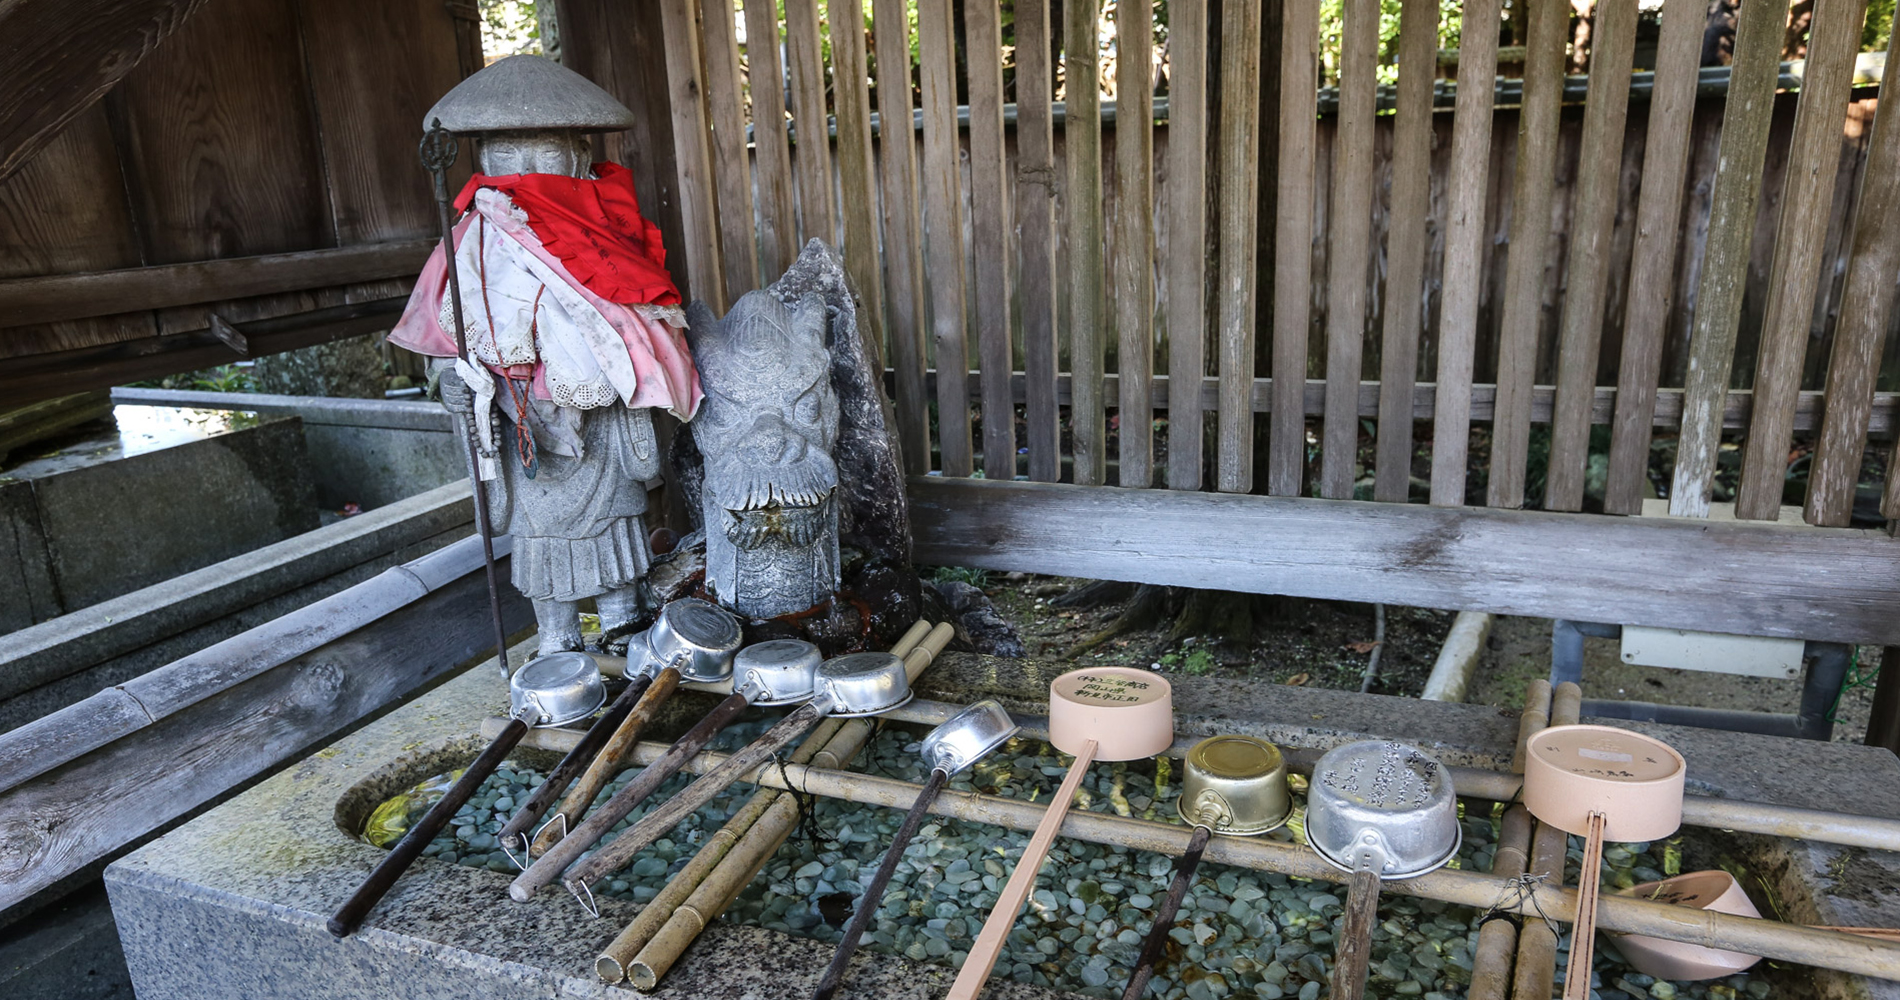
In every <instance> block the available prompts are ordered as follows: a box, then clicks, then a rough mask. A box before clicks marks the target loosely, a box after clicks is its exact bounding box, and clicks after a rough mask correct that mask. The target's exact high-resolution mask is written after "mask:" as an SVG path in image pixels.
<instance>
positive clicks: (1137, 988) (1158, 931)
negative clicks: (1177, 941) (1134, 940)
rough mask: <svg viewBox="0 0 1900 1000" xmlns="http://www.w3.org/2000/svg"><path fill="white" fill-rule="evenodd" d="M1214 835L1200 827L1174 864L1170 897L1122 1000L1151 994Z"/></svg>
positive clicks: (1137, 999) (1163, 903) (1143, 946)
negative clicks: (1170, 936)
mask: <svg viewBox="0 0 1900 1000" xmlns="http://www.w3.org/2000/svg"><path fill="white" fill-rule="evenodd" d="M1213 833H1214V831H1213V830H1211V829H1209V828H1208V827H1205V826H1200V825H1196V826H1195V827H1194V836H1192V837H1190V838H1188V845H1187V850H1186V851H1185V852H1183V853H1182V854H1181V857H1180V858H1178V859H1177V860H1176V861H1175V862H1174V881H1172V882H1170V883H1168V895H1167V897H1166V898H1165V899H1163V900H1162V901H1161V908H1160V909H1158V910H1156V911H1155V922H1154V926H1153V927H1151V928H1149V929H1148V940H1146V941H1143V942H1142V944H1141V957H1140V958H1138V959H1136V960H1135V974H1134V975H1132V976H1130V977H1129V978H1128V987H1127V988H1126V989H1124V990H1122V1000H1140V998H1141V995H1142V994H1143V993H1146V992H1147V991H1148V980H1150V979H1153V978H1154V975H1155V963H1156V962H1158V961H1160V960H1161V949H1162V948H1163V947H1165V946H1166V945H1167V943H1168V931H1169V930H1171V929H1173V927H1174V915H1175V914H1176V913H1179V912H1180V910H1181V901H1182V900H1184V899H1186V898H1187V894H1188V889H1189V887H1191V886H1192V885H1193V884H1194V871H1195V869H1197V868H1199V867H1201V854H1202V853H1203V852H1205V851H1206V850H1207V841H1208V838H1209V837H1211V836H1213Z"/></svg>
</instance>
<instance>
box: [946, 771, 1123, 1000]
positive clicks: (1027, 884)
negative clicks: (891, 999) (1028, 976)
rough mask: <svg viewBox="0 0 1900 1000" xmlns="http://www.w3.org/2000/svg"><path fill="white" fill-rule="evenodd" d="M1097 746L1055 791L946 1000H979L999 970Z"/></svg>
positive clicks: (971, 947)
mask: <svg viewBox="0 0 1900 1000" xmlns="http://www.w3.org/2000/svg"><path fill="white" fill-rule="evenodd" d="M1095 746H1096V744H1095V741H1094V740H1090V741H1088V742H1087V743H1084V744H1083V745H1082V752H1081V753H1079V754H1077V755H1076V757H1075V763H1073V764H1071V765H1069V773H1068V776H1067V777H1064V778H1063V779H1062V787H1060V788H1057V789H1056V794H1055V798H1052V799H1050V800H1049V808H1048V809H1047V810H1046V811H1044V812H1043V814H1042V822H1041V823H1038V824H1036V833H1035V835H1034V836H1032V837H1030V838H1029V846H1028V847H1026V848H1024V849H1023V857H1022V860H1021V861H1018V862H1016V870H1015V871H1013V872H1010V874H1009V882H1008V883H1007V884H1005V885H1004V886H1003V891H1002V893H1001V894H1000V895H998V896H997V897H996V905H995V906H993V907H991V908H990V915H989V918H988V919H986V920H984V921H983V931H982V933H980V934H978V935H977V936H976V941H975V943H973V944H971V945H970V954H969V957H967V958H965V959H964V960H963V968H961V969H959V970H957V981H956V982H955V983H952V984H951V986H950V993H949V994H948V995H947V996H946V997H945V998H944V1000H976V998H977V995H978V994H980V993H982V992H983V984H984V983H987V982H989V978H990V970H991V969H994V968H996V960H997V958H999V957H1001V955H1002V954H1003V941H1004V940H1005V939H1006V938H1008V937H1009V929H1010V927H1012V926H1014V925H1015V923H1016V913H1017V911H1018V910H1021V909H1022V908H1023V904H1024V903H1025V902H1028V900H1029V894H1030V893H1031V892H1033V891H1035V888H1036V873H1037V872H1038V871H1040V870H1041V869H1042V860H1043V858H1045V857H1047V856H1048V854H1049V847H1050V845H1052V844H1054V843H1055V840H1056V831H1057V830H1060V829H1062V819H1063V817H1065V816H1067V815H1068V814H1069V803H1070V802H1072V801H1074V799H1075V790H1076V789H1077V788H1080V787H1081V786H1082V778H1083V777H1084V776H1085V775H1087V774H1088V773H1089V764H1090V763H1092V762H1093V761H1094V760H1095Z"/></svg>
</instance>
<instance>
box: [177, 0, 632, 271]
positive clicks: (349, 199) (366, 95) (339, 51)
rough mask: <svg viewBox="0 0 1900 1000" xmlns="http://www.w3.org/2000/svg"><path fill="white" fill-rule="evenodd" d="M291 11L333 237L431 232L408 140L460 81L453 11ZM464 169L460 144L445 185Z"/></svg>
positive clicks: (321, 3)
mask: <svg viewBox="0 0 1900 1000" xmlns="http://www.w3.org/2000/svg"><path fill="white" fill-rule="evenodd" d="M214 2H216V0H214ZM297 10H298V24H299V25H300V26H301V27H302V30H303V37H304V55H305V58H307V59H308V61H309V77H310V93H311V97H312V98H313V99H314V101H315V104H316V114H317V123H318V125H319V126H320V127H321V136H320V142H321V144H322V149H323V164H324V170H325V179H326V182H327V183H328V185H329V190H330V213H331V225H332V228H333V229H334V231H335V234H336V240H337V242H339V243H341V244H345V245H347V244H351V243H367V242H374V241H377V240H399V239H416V238H422V237H430V236H434V235H436V229H437V227H438V226H439V225H440V223H438V222H437V221H436V208H435V197H434V193H433V190H432V188H431V187H430V181H429V174H428V172H427V171H425V170H423V169H422V163H421V162H420V160H419V159H418V158H417V155H416V144H417V143H418V142H419V141H420V140H421V139H422V131H423V126H424V123H423V121H422V116H423V115H425V114H427V113H428V110H429V108H431V107H432V106H434V104H435V102H436V101H438V100H440V99H441V97H442V95H443V94H446V93H448V92H449V90H450V89H451V88H453V87H454V86H455V85H456V84H457V83H459V82H461V79H462V66H461V56H460V54H459V50H458V44H457V41H456V35H455V24H456V22H455V19H454V18H453V17H452V16H450V14H449V11H448V8H447V7H445V6H444V5H443V4H442V3H440V2H439V0H297ZM577 43H578V40H577ZM289 58H291V59H292V60H293V61H295V60H296V59H297V56H296V55H295V53H294V52H293V53H292V54H291V55H290V56H289ZM265 134H275V133H274V131H272V132H267V133H265ZM277 152H278V153H279V154H280V155H282V154H283V152H284V151H283V150H281V149H280V150H278V151H277ZM473 167H474V157H473V156H472V155H471V152H470V151H469V150H467V149H464V154H463V156H462V157H461V162H458V163H457V164H456V165H455V169H454V171H453V172H452V174H451V177H450V182H451V184H454V185H459V184H461V183H462V181H463V180H464V179H466V178H467V177H468V174H469V172H470V170H472V169H473ZM450 190H451V191H453V190H454V188H453V187H451V189H450ZM641 207H642V208H643V209H646V210H647V211H649V212H651V211H652V208H651V206H650V205H648V204H644V203H643V204H642V206H641Z"/></svg>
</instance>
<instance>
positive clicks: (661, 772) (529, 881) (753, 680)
mask: <svg viewBox="0 0 1900 1000" xmlns="http://www.w3.org/2000/svg"><path fill="white" fill-rule="evenodd" d="M819 660H820V657H819V653H818V647H816V646H814V645H812V644H811V643H809V642H805V641H804V640H802V639H774V640H772V641H771V642H762V643H758V644H757V645H754V646H748V647H746V648H745V649H744V650H741V651H740V652H739V654H738V655H737V656H734V657H733V660H732V670H733V677H734V679H735V680H736V681H737V684H736V685H735V690H734V691H733V692H732V694H730V695H727V696H726V698H725V700H724V701H721V702H720V703H719V704H718V705H716V706H714V707H713V710H712V711H710V712H707V713H706V716H705V717H704V718H702V719H700V720H699V721H698V722H697V723H695V724H694V725H693V728H691V729H688V730H687V731H686V732H685V733H684V734H682V735H681V736H680V738H679V739H677V740H674V741H673V745H672V746H669V747H667V748H666V752H665V753H663V754H661V755H660V759H659V760H656V761H654V762H653V763H651V764H648V765H647V766H646V767H644V768H642V769H641V771H640V773H639V774H637V775H635V776H634V777H633V780H631V781H629V782H627V784H626V785H625V786H624V787H622V788H621V789H620V791H618V792H616V793H615V794H614V797H613V798H611V799H608V800H607V802H606V803H605V804H603V805H602V806H601V807H600V808H598V809H595V810H593V812H592V813H591V814H590V815H588V817H587V819H586V820H585V821H583V822H582V823H581V824H580V825H579V826H576V827H575V828H574V830H573V832H571V833H569V834H567V835H566V836H564V837H562V838H561V839H560V840H559V841H558V842H556V843H554V844H552V845H551V846H549V847H548V849H547V852H546V853H545V854H542V855H541V857H539V858H537V859H536V860H535V862H534V863H533V864H531V865H529V866H528V868H527V870H526V871H524V872H522V873H521V874H520V875H517V876H516V877H515V880H514V882H513V883H511V884H510V885H509V886H508V895H509V897H510V898H512V899H514V900H515V901H516V902H520V903H525V902H527V901H528V900H529V899H531V898H533V896H534V894H535V893H536V892H537V891H539V890H540V889H541V888H543V887H544V886H546V885H548V884H549V883H551V882H553V881H554V880H555V879H557V878H560V877H561V873H562V872H563V871H565V870H566V869H567V868H568V866H570V865H572V864H574V863H575V861H576V860H578V859H579V858H580V856H581V855H582V854H583V853H585V852H586V851H587V849H588V848H590V847H592V846H594V844H596V843H598V842H599V841H600V839H601V838H602V837H604V836H606V835H607V831H608V830H611V829H612V828H613V825H614V824H615V823H618V822H620V821H621V820H623V819H626V818H627V816H628V815H629V814H631V813H632V812H633V810H634V809H635V808H637V807H638V806H639V805H640V803H642V802H645V801H646V800H647V799H648V798H650V797H651V796H652V795H653V793H654V792H655V791H658V790H659V787H660V785H661V784H662V783H663V782H665V781H666V779H668V778H670V777H672V776H673V775H675V774H677V773H679V770H680V768H682V767H685V766H686V762H687V761H689V760H692V759H693V758H694V757H697V756H698V755H699V752H700V751H701V750H704V749H705V748H706V744H708V743H711V742H712V740H713V737H715V736H718V735H719V733H720V731H721V730H723V729H725V728H726V726H728V725H730V724H731V722H732V720H733V719H735V718H737V717H738V715H739V713H740V712H743V711H745V709H746V707H747V706H748V705H786V704H790V703H792V702H795V701H799V700H802V699H804V698H807V697H809V696H810V694H811V688H812V681H811V676H812V672H813V670H814V669H815V668H816V666H817V664H818V663H819ZM639 715H640V713H639V712H638V711H637V710H636V711H635V713H634V715H630V716H628V721H629V722H631V721H634V720H635V718H636V717H637V716H639ZM636 735H637V734H636ZM702 780H703V779H702ZM697 783H698V782H695V784H697ZM627 832H631V831H627ZM621 839H622V840H624V839H625V834H623V835H622V837H621ZM616 843H619V841H616Z"/></svg>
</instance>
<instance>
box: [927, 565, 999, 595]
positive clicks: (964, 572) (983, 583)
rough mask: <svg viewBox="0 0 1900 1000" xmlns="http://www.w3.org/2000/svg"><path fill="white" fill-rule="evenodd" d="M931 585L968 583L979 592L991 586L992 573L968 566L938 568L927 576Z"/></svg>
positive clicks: (933, 569) (934, 568) (930, 571)
mask: <svg viewBox="0 0 1900 1000" xmlns="http://www.w3.org/2000/svg"><path fill="white" fill-rule="evenodd" d="M925 575H926V576H928V577H929V579H930V582H931V583H952V582H954V583H967V584H969V585H970V586H972V587H975V588H976V589H978V590H982V589H984V588H985V587H988V586H989V585H990V571H989V570H986V569H972V568H970V567H968V566H936V567H932V568H931V569H930V570H929V571H928V572H927V573H926V574H925Z"/></svg>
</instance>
